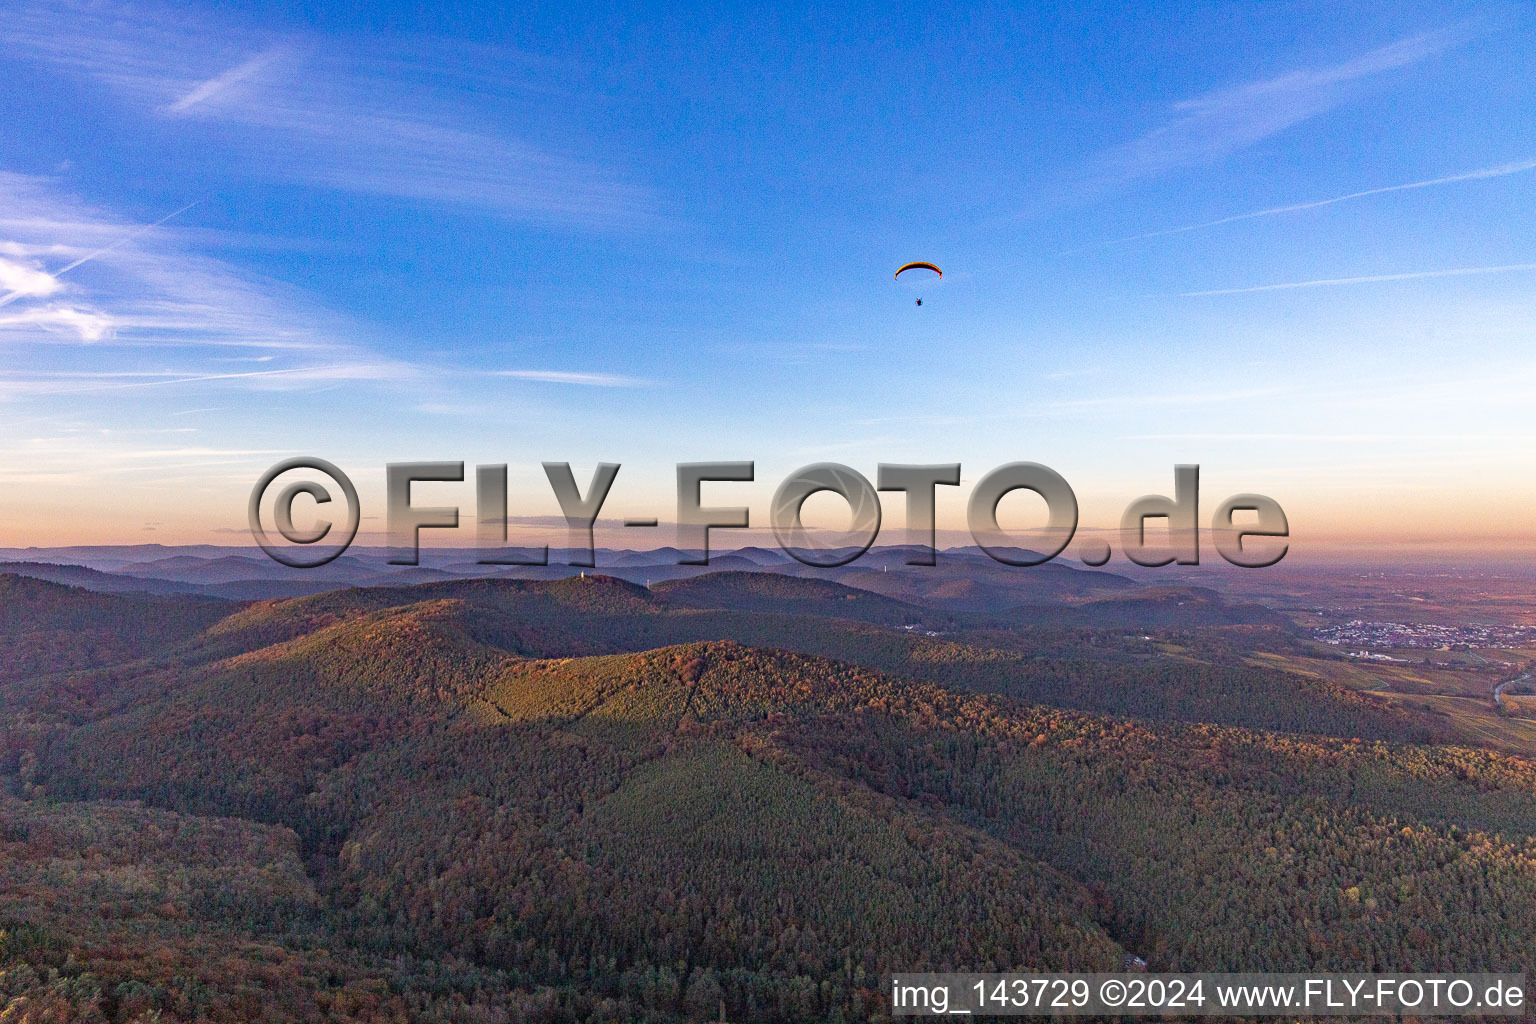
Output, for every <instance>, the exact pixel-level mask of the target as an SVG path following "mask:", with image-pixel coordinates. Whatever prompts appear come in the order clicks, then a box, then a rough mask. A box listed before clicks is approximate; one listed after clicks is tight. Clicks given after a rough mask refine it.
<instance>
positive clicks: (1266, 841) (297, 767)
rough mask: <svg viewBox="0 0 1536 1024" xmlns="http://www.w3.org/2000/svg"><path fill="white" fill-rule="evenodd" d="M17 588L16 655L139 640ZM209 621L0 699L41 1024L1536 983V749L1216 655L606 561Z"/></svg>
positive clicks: (1, 846) (254, 609)
mask: <svg viewBox="0 0 1536 1024" xmlns="http://www.w3.org/2000/svg"><path fill="white" fill-rule="evenodd" d="M15 593H16V594H17V595H19V596H18V597H17V600H15V601H13V602H12V603H11V607H10V608H9V609H8V610H7V613H6V614H7V616H8V618H6V619H5V620H4V621H6V622H7V623H10V625H8V626H6V627H5V628H6V632H5V633H4V637H5V642H11V640H12V639H13V638H15V637H25V636H27V635H29V634H28V631H27V630H26V629H25V627H24V626H18V625H17V623H25V622H26V621H28V616H29V615H31V616H33V617H34V618H35V621H37V622H38V623H40V624H41V625H42V626H44V627H46V628H45V629H43V630H42V631H41V632H40V634H39V635H42V634H48V635H51V636H52V637H53V639H52V640H51V641H48V642H49V643H55V644H60V643H66V642H67V641H66V640H64V639H63V638H62V637H61V636H60V634H59V630H60V629H63V628H65V627H66V626H67V625H68V624H71V623H73V624H82V623H89V622H90V621H92V619H91V617H92V616H100V617H102V621H111V622H115V623H127V622H131V621H138V620H130V619H124V618H122V616H123V615H126V614H128V612H127V608H128V606H127V605H124V606H121V607H114V606H112V605H111V602H112V601H115V600H117V599H112V598H106V599H104V600H106V601H107V602H108V604H106V605H102V604H98V603H96V602H98V601H100V600H103V598H102V595H88V596H86V597H83V598H82V597H81V596H80V595H81V593H82V592H78V591H71V590H67V589H65V588H57V587H55V588H52V589H49V586H48V585H46V584H44V585H41V588H40V589H39V588H34V587H32V586H30V585H29V586H28V587H27V588H26V589H24V590H20V591H16V592H15ZM827 594H828V592H826V591H824V590H818V591H815V592H811V593H809V594H808V595H807V596H806V597H804V598H803V599H802V598H800V597H798V596H797V595H795V594H789V595H787V596H786V595H782V594H780V595H773V597H772V600H774V601H776V602H777V601H785V600H787V601H790V602H791V603H792V604H795V605H796V606H800V607H807V606H808V607H812V608H818V609H819V608H823V607H824V606H825V605H827V604H831V605H833V606H836V605H837V599H835V598H834V599H832V600H828V599H827ZM690 603H692V604H698V603H701V602H700V601H699V600H698V598H697V594H695V595H694V596H693V597H691V598H690ZM703 603H707V602H703ZM189 607H191V606H189ZM198 607H199V609H200V611H199V614H202V613H203V610H202V609H201V606H198ZM220 612H221V613H227V614H223V617H221V618H218V620H217V621H214V622H212V623H211V624H209V625H207V626H206V628H199V624H198V623H189V622H188V621H186V620H184V619H180V618H177V617H176V616H175V615H172V614H169V613H167V614H166V615H164V616H163V617H162V618H163V621H164V622H165V623H168V624H172V625H173V626H174V628H171V627H170V626H168V627H167V628H168V632H166V633H165V634H164V636H163V638H162V639H161V641H160V642H159V643H158V644H157V645H154V647H155V650H154V651H153V652H151V653H150V654H145V653H144V651H143V650H142V649H140V648H138V647H135V648H133V649H131V650H129V651H127V652H126V653H127V655H128V660H125V661H122V662H114V663H110V664H101V665H99V666H98V667H96V668H92V669H88V670H78V671H76V670H68V669H64V670H58V671H52V672H50V673H48V674H44V675H37V676H29V677H27V678H26V679H24V680H21V681H19V682H18V683H16V684H8V685H6V686H5V687H3V688H0V774H3V776H4V782H5V785H6V787H7V788H8V789H9V790H10V792H11V793H12V796H9V797H5V798H3V799H0V879H3V887H0V955H3V956H4V957H5V960H6V965H7V966H6V967H5V969H4V970H3V971H0V999H5V1000H9V1001H10V1004H9V1007H8V1010H9V1012H12V1013H13V1015H22V1014H23V1013H25V1014H30V1015H31V1019H43V1018H44V1017H47V1016H48V1015H50V1014H51V1015H52V1018H51V1019H61V1020H63V1019H72V1018H71V1015H74V1017H79V1018H83V1019H102V1020H125V1021H126V1020H148V1019H152V1018H151V1016H148V1015H150V1014H156V1015H158V1019H160V1020H167V1021H170V1020H176V1021H180V1020H186V1021H190V1020H216V1021H245V1020H251V1019H256V1018H259V1017H261V1016H263V1015H265V1016H270V1017H272V1018H274V1019H332V1020H342V1021H350V1020H355V1021H382V1020H396V1019H420V1020H429V1021H464V1022H468V1021H499V1020H509V1021H510V1020H541V1021H542V1020H548V1021H576V1020H628V1019H646V1020H655V1021H667V1022H673V1021H676V1022H681V1021H698V1020H704V1019H708V1018H710V1017H711V1016H713V1015H714V1014H716V1013H717V1012H718V1007H719V1005H720V1003H721V1002H722V1001H723V1002H724V1004H725V1007H726V1010H727V1014H728V1017H729V1019H730V1020H733V1021H758V1022H769V1021H803V1020H828V1021H836V1020H862V1019H868V1018H870V1017H874V1018H877V1019H878V1018H882V1017H883V1016H884V1015H885V1013H886V1010H887V1009H888V1008H887V1007H886V1005H885V1003H884V999H885V993H884V978H885V976H886V974H887V973H889V972H890V971H892V970H922V969H946V968H954V969H968V970H1011V969H1044V968H1072V969H1084V970H1094V969H1112V968H1113V967H1114V966H1115V965H1117V964H1118V963H1119V959H1120V957H1121V956H1122V955H1123V954H1124V953H1126V952H1134V953H1137V954H1139V955H1142V956H1144V957H1146V958H1147V959H1148V961H1149V963H1150V964H1151V966H1152V967H1153V968H1154V969H1187V970H1195V969H1200V970H1257V969H1270V970H1286V969H1291V970H1303V969H1330V970H1376V971H1385V970H1407V969H1420V970H1468V969H1486V970H1516V971H1530V970H1532V969H1536V963H1533V962H1532V957H1533V953H1532V952H1531V951H1532V950H1536V870H1533V869H1536V766H1533V765H1532V764H1531V763H1530V762H1529V761H1526V760H1524V759H1522V758H1516V757H1510V756H1507V755H1500V754H1495V753H1491V752H1484V751H1477V750H1469V749H1464V748H1456V747H1450V746H1424V745H1414V744H1410V743H1404V742H1401V740H1400V739H1398V740H1393V741H1390V742H1389V741H1387V740H1386V739H1383V738H1373V737H1390V736H1391V735H1393V734H1394V733H1395V731H1396V730H1399V729H1404V728H1409V727H1411V726H1412V723H1407V724H1406V725H1405V723H1403V722H1402V721H1401V720H1399V719H1396V718H1393V717H1392V716H1390V715H1385V714H1384V712H1382V710H1381V709H1379V708H1377V707H1375V706H1374V705H1372V704H1369V703H1368V702H1358V703H1350V702H1349V701H1347V700H1345V699H1344V697H1346V696H1348V695H1346V694H1335V693H1334V692H1333V691H1332V690H1330V689H1328V688H1327V687H1326V686H1324V685H1323V684H1321V683H1320V682H1318V681H1316V680H1310V681H1309V680H1301V679H1299V678H1297V677H1293V676H1289V675H1287V674H1285V673H1281V672H1273V671H1271V672H1259V671H1255V670H1250V674H1248V675H1244V674H1243V673H1242V671H1241V670H1240V667H1239V666H1237V665H1235V664H1228V663H1226V662H1225V661H1223V659H1222V657H1221V656H1220V648H1219V645H1212V646H1210V647H1202V646H1201V645H1200V644H1199V643H1198V642H1197V640H1198V638H1190V637H1179V638H1170V640H1169V641H1166V642H1157V643H1148V642H1146V641H1143V640H1142V639H1141V637H1140V636H1139V635H1137V636H1134V637H1125V636H1123V635H1121V634H1119V633H1109V634H1105V633H1102V632H1098V631H1092V630H1067V631H1062V630H1056V629H1051V630H1039V629H1032V628H1022V627H1021V628H1020V629H1018V630H1015V631H999V630H998V629H997V628H996V627H995V626H993V627H989V628H987V629H985V630H983V629H977V630H974V631H968V630H967V629H963V628H962V629H958V630H957V631H956V632H955V633H954V634H953V635H946V636H938V637H929V636H926V635H916V634H918V632H919V631H916V630H907V629H904V628H903V625H879V624H875V623H871V622H866V621H858V620H856V619H847V618H839V617H832V616H829V615H825V614H797V613H789V612H784V611H731V610H722V609H711V608H707V607H680V606H679V602H676V601H673V600H671V599H670V598H669V597H668V595H667V594H666V593H665V592H664V591H663V592H652V591H647V590H645V589H644V588H639V587H633V586H631V585H628V584H624V583H621V582H618V581H613V580H605V579H599V578H588V579H586V580H582V579H576V580H563V581H553V582H549V583H508V582H504V581H476V582H472V583H454V584H430V585H426V586H421V587H411V588H401V589H397V590H394V591H386V590H382V589H365V590H353V591H344V592H337V593H332V594H325V595H317V596H315V597H312V598H303V599H297V600H292V601H284V602H272V603H262V604H256V605H251V606H247V607H243V608H238V609H233V610H231V609H230V608H223V609H220ZM186 614H188V615H191V614H192V613H191V612H190V611H189V612H187V613H186ZM905 625H910V624H905ZM1172 639H1180V640H1182V641H1183V642H1182V643H1179V644H1175V643H1173V642H1171V640H1172ZM823 649H825V650H823ZM826 651H836V652H838V653H839V656H838V657H836V658H829V657H826V656H824V654H825V652H826ZM59 657H60V658H65V657H66V656H65V655H64V654H60V655H59ZM892 665H894V666H897V667H898V668H899V669H901V670H900V671H896V672H892V671H888V670H883V669H888V667H889V666H892ZM1074 686H1076V687H1077V689H1074V688H1073V687H1074ZM1307 686H1316V687H1321V688H1315V689H1307V688H1306V687H1307ZM1245 688H1246V689H1245ZM979 691H988V692H979ZM1148 691H1150V692H1152V693H1154V694H1160V695H1161V696H1160V697H1155V698H1154V697H1147V696H1145V692H1148ZM1009 693H1024V694H1027V695H1029V696H1030V697H1031V700H1024V699H1019V698H1018V697H1015V696H1009V695H1008V694H1009ZM1042 698H1050V699H1053V700H1055V701H1056V703H1058V704H1066V703H1069V702H1072V701H1076V702H1079V703H1097V704H1099V705H1102V707H1101V708H1100V709H1099V710H1101V711H1111V710H1112V711H1114V712H1115V713H1116V714H1124V713H1126V712H1128V711H1129V712H1135V711H1136V710H1137V709H1138V708H1148V709H1151V710H1152V711H1154V712H1156V713H1155V714H1144V715H1140V716H1139V717H1138V718H1136V719H1127V718H1123V717H1107V716H1105V715H1103V714H1095V713H1090V712H1087V711H1083V710H1072V709H1067V708H1064V707H1051V706H1047V705H1045V704H1042V703H1040V700H1041V699H1042ZM1358 700H1359V699H1358V698H1357V701H1358ZM1204 709H1208V710H1209V713H1210V715H1211V717H1213V718H1225V719H1228V720H1229V723H1230V721H1231V720H1237V719H1243V718H1247V719H1250V721H1249V722H1248V723H1247V724H1246V725H1244V726H1238V725H1234V724H1211V723H1210V722H1201V721H1198V720H1197V719H1198V717H1199V716H1200V715H1201V714H1202V713H1204ZM1263 716H1270V717H1277V716H1278V717H1280V718H1281V719H1282V720H1283V722H1284V724H1285V726H1286V728H1287V729H1288V730H1289V731H1287V732H1283V733H1282V732H1275V731H1268V730H1265V729H1263V728H1257V727H1255V722H1254V721H1253V720H1255V719H1261V718H1262V717H1263ZM1181 718H1183V719H1187V720H1180V719H1181ZM1371 730H1377V731H1376V732H1374V733H1373V732H1372V731H1371ZM124 801H131V802H129V803H125V802H124ZM18 1001H19V1002H18ZM17 1007H19V1008H17ZM93 1014H94V1015H95V1016H94V1017H93V1016H92V1015H93Z"/></svg>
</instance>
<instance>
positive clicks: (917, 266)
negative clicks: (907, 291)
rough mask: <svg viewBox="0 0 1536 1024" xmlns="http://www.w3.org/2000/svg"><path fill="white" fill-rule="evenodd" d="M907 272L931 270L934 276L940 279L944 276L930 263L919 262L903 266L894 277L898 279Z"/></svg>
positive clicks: (942, 272)
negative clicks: (936, 275)
mask: <svg viewBox="0 0 1536 1024" xmlns="http://www.w3.org/2000/svg"><path fill="white" fill-rule="evenodd" d="M909 270H931V271H933V272H934V273H935V274H938V275H939V276H940V277H943V276H944V271H942V270H940V269H939V268H938V267H936V266H934V265H933V264H932V263H921V262H919V263H908V264H907V265H906V266H904V267H902V268H901V269H900V270H898V271H896V277H900V276H901V275H902V274H905V273H906V272H907V271H909Z"/></svg>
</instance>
